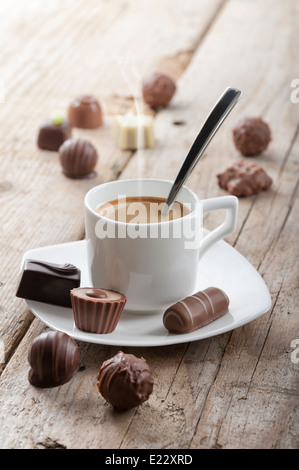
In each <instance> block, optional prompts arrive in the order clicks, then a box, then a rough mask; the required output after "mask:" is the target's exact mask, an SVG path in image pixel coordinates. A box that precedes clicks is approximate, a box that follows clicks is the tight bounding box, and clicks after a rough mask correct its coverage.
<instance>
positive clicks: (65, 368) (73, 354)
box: [28, 331, 80, 388]
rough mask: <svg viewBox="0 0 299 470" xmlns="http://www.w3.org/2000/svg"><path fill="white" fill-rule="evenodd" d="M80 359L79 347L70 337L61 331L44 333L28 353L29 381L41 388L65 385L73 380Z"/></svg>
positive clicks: (34, 342)
mask: <svg viewBox="0 0 299 470" xmlns="http://www.w3.org/2000/svg"><path fill="white" fill-rule="evenodd" d="M79 359H80V351H79V347H78V345H77V343H76V342H75V341H74V340H73V338H71V337H70V336H69V335H67V334H66V333H62V332H60V331H48V332H45V333H42V334H41V335H40V336H38V337H37V338H35V340H34V341H33V343H32V345H31V347H30V349H29V352H28V362H29V364H30V366H31V369H30V370H29V373H28V380H29V382H30V383H31V385H34V386H35V387H41V388H49V387H57V386H59V385H63V384H65V383H66V382H68V381H69V380H71V379H72V377H73V375H74V373H75V371H76V369H77V367H78V364H79Z"/></svg>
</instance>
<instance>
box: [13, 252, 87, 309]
mask: <svg viewBox="0 0 299 470" xmlns="http://www.w3.org/2000/svg"><path fill="white" fill-rule="evenodd" d="M80 278H81V272H80V270H79V269H78V268H77V267H76V266H73V265H72V264H62V265H61V264H54V263H48V262H45V261H36V260H32V259H27V260H25V262H24V267H23V270H22V273H21V279H20V283H19V286H18V289H17V293H16V296H17V297H21V298H22V299H28V300H36V301H38V302H45V303H47V304H53V305H59V306H61V307H71V297H70V291H71V289H74V288H75V287H79V285H80Z"/></svg>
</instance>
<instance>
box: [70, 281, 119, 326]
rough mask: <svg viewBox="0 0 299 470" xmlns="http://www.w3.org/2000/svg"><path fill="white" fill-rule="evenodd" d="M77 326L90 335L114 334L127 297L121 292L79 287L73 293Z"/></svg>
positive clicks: (72, 300) (72, 299)
mask: <svg viewBox="0 0 299 470" xmlns="http://www.w3.org/2000/svg"><path fill="white" fill-rule="evenodd" d="M71 302H72V307H73V313H74V321H75V325H76V327H77V328H79V330H82V331H87V332H89V333H112V331H114V330H115V328H116V326H117V324H118V322H119V319H120V316H121V314H122V312H123V309H124V307H125V305H126V302H127V297H126V296H125V295H124V294H121V293H120V292H115V291H113V290H108V289H99V288H95V287H78V288H76V289H72V291H71Z"/></svg>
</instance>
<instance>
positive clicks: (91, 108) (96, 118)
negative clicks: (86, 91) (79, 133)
mask: <svg viewBox="0 0 299 470" xmlns="http://www.w3.org/2000/svg"><path fill="white" fill-rule="evenodd" d="M68 119H69V121H70V122H71V123H72V125H73V126H74V127H78V128H81V129H97V128H98V127H101V126H102V125H103V114H102V108H101V105H100V103H99V102H98V100H97V99H96V98H95V96H92V95H83V96H78V97H77V98H75V99H74V100H73V101H72V102H71V103H70V105H69V108H68Z"/></svg>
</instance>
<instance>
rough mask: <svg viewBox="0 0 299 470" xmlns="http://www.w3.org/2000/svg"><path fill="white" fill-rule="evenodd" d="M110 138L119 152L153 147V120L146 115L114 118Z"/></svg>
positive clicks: (126, 115) (128, 115) (130, 114)
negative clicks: (111, 137)
mask: <svg viewBox="0 0 299 470" xmlns="http://www.w3.org/2000/svg"><path fill="white" fill-rule="evenodd" d="M112 136H113V138H114V140H115V142H116V144H117V145H118V147H119V148H120V149H121V150H136V149H139V148H147V147H153V145H154V141H155V137H154V119H153V117H152V116H150V115H147V114H133V113H128V114H124V115H118V116H115V119H114V125H113V130H112Z"/></svg>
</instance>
